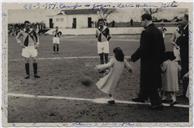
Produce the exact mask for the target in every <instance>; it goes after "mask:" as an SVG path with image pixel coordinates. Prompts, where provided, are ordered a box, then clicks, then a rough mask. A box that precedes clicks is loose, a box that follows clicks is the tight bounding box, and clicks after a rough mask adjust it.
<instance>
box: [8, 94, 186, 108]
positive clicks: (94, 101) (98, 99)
mask: <svg viewBox="0 0 194 128" xmlns="http://www.w3.org/2000/svg"><path fill="white" fill-rule="evenodd" d="M8 96H10V97H24V98H39V99H59V100H77V101H89V102H93V103H98V104H107V101H108V99H106V98H96V99H88V98H77V97H64V96H41V95H29V94H17V93H8ZM115 102H116V103H122V104H136V105H137V104H139V105H149V103H137V102H133V101H124V100H115ZM163 105H164V106H169V104H163ZM174 107H180V108H189V105H183V104H175V105H174Z"/></svg>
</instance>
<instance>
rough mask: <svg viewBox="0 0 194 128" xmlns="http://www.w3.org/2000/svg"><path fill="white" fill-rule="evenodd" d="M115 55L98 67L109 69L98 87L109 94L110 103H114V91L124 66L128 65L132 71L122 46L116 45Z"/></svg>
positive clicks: (98, 68)
mask: <svg viewBox="0 0 194 128" xmlns="http://www.w3.org/2000/svg"><path fill="white" fill-rule="evenodd" d="M113 53H114V57H113V58H111V59H110V61H109V62H108V63H107V64H101V65H97V66H96V69H97V70H98V71H103V70H106V69H109V73H108V74H107V75H105V76H104V77H103V78H101V79H100V80H99V81H98V82H97V83H96V85H97V87H98V88H99V89H100V90H101V91H102V92H104V93H106V94H108V95H109V97H110V100H109V101H108V103H110V104H114V103H115V101H114V99H113V96H112V94H113V91H114V89H115V88H116V86H117V85H118V83H119V79H120V76H121V74H122V72H123V69H124V67H126V68H127V69H128V70H129V71H130V72H131V71H132V68H131V65H130V64H129V63H128V62H127V60H126V59H125V58H124V54H123V51H122V49H121V48H119V47H116V48H115V49H114V50H113Z"/></svg>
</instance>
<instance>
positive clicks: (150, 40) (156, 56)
mask: <svg viewBox="0 0 194 128" xmlns="http://www.w3.org/2000/svg"><path fill="white" fill-rule="evenodd" d="M164 52H165V45H164V39H163V36H162V33H161V31H160V30H159V29H158V28H157V27H156V26H155V25H154V24H150V25H149V26H148V27H147V28H146V29H145V30H144V31H143V32H142V33H141V38H140V46H139V48H138V49H137V50H136V52H135V53H134V54H133V55H132V56H131V60H132V61H133V62H135V61H137V60H138V59H141V69H140V73H141V74H140V93H139V97H140V98H143V99H147V98H150V101H151V104H152V105H156V104H160V102H161V101H160V98H159V94H158V91H157V90H158V88H161V85H162V81H161V68H160V65H161V63H162V60H163V56H164Z"/></svg>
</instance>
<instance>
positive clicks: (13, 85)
mask: <svg viewBox="0 0 194 128" xmlns="http://www.w3.org/2000/svg"><path fill="white" fill-rule="evenodd" d="M169 40H170V35H168V36H167V38H166V39H165V42H166V49H167V50H168V51H169V50H172V47H171V46H170V44H169ZM116 46H119V47H121V48H122V49H123V51H124V53H125V55H127V56H129V55H131V54H132V53H133V52H134V51H135V50H136V48H137V47H138V46H139V35H130V36H129V35H119V36H118V35H117V36H115V35H113V38H112V40H111V42H110V47H111V48H110V49H111V54H110V55H112V49H113V48H114V47H116ZM96 47H97V46H96V40H95V37H93V36H63V37H62V39H61V44H60V53H59V54H53V52H52V37H51V36H41V37H40V48H39V58H45V59H41V60H39V61H38V72H39V75H40V76H41V78H40V79H33V78H31V79H29V80H25V79H24V76H25V70H24V60H23V58H22V57H21V48H20V47H19V45H18V44H17V43H16V41H15V38H14V37H9V44H8V58H9V59H8V93H9V94H10V93H14V94H28V95H34V96H53V97H73V98H85V99H96V98H107V95H106V94H104V93H102V92H100V91H99V90H98V89H97V87H96V86H95V83H96V81H97V80H98V79H99V77H100V75H99V74H98V73H97V72H96V71H95V70H94V67H95V65H97V64H99V58H91V59H89V58H74V59H63V58H62V59H52V58H54V57H83V56H97V53H96ZM48 58H50V59H48ZM131 64H132V67H133V73H128V72H127V71H124V73H123V74H122V76H121V80H120V83H119V85H118V87H117V88H116V90H115V94H114V97H115V99H117V100H125V101H131V99H132V98H133V97H136V96H137V93H138V88H139V87H138V86H139V61H138V62H136V63H131ZM31 72H32V67H31ZM85 77H89V78H90V79H91V80H92V84H91V85H90V86H85V85H83V84H82V83H81V81H82V80H83V79H84V78H85ZM181 91H182V90H180V92H181ZM178 102H179V103H180V104H188V101H185V100H182V99H180V100H179V99H178ZM188 121H189V109H188V108H181V107H179V108H178V107H165V108H164V110H162V111H153V110H150V109H149V106H148V105H137V104H124V103H123V104H121V103H119V104H115V105H108V104H106V103H94V102H90V101H87V100H71V99H69V100H68V99H47V98H36V97H34V98H29V97H19V96H8V122H10V123H14V122H16V123H41V122H53V123H56V122H61V123H62V122H63V123H64V122H188Z"/></svg>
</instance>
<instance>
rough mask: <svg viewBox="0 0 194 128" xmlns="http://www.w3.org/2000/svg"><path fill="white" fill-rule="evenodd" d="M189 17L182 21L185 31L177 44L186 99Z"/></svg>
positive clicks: (186, 16)
mask: <svg viewBox="0 0 194 128" xmlns="http://www.w3.org/2000/svg"><path fill="white" fill-rule="evenodd" d="M188 19H189V18H188V15H187V14H185V15H184V17H183V19H182V22H181V24H182V26H183V30H182V31H181V35H180V37H179V38H178V39H177V41H176V44H177V45H178V46H179V47H180V57H181V68H182V69H181V78H182V80H183V95H182V96H181V97H184V98H185V97H186V96H185V95H186V91H187V87H188V84H189V78H188V77H184V76H185V75H186V74H188V72H189V26H188Z"/></svg>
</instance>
